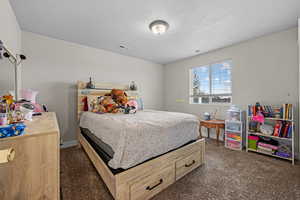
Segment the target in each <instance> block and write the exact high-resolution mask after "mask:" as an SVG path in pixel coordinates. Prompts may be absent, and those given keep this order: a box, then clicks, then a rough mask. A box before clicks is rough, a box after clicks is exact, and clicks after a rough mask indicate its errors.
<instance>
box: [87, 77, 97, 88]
mask: <svg viewBox="0 0 300 200" xmlns="http://www.w3.org/2000/svg"><path fill="white" fill-rule="evenodd" d="M86 88H88V89H95V85H94V83H93V81H92V77H90V81H89V82H88V83H87V84H86Z"/></svg>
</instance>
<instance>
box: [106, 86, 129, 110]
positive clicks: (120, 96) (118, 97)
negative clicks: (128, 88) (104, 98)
mask: <svg viewBox="0 0 300 200" xmlns="http://www.w3.org/2000/svg"><path fill="white" fill-rule="evenodd" d="M109 95H110V96H111V98H112V99H113V100H114V101H115V102H116V103H117V104H118V105H119V106H125V105H126V103H127V102H128V98H127V94H126V92H124V90H120V89H112V90H111V92H110V94H109Z"/></svg>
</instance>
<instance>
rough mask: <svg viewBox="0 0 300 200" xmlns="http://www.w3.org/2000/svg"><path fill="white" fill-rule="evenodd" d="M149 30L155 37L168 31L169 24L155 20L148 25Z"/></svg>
mask: <svg viewBox="0 0 300 200" xmlns="http://www.w3.org/2000/svg"><path fill="white" fill-rule="evenodd" d="M149 29H150V30H151V31H152V32H153V33H154V34H155V35H162V34H164V33H165V32H166V31H167V30H168V29H169V24H168V23H167V22H166V21H163V20H155V21H153V22H151V24H150V25H149Z"/></svg>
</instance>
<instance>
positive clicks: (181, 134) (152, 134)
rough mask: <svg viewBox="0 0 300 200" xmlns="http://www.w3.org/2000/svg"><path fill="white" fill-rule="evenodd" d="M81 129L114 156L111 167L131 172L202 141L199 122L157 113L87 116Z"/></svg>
mask: <svg viewBox="0 0 300 200" xmlns="http://www.w3.org/2000/svg"><path fill="white" fill-rule="evenodd" d="M80 127H82V128H87V129H89V130H90V131H91V132H92V133H94V134H95V135H96V136H97V137H98V138H99V139H100V140H102V141H103V142H105V143H106V144H108V145H109V146H110V147H111V148H112V149H113V151H114V152H115V153H114V156H113V159H111V160H110V161H109V163H108V165H109V166H110V167H112V168H114V169H117V168H122V169H128V168H130V167H133V166H135V165H137V164H139V163H142V162H143V161H145V160H148V159H150V158H153V157H155V156H158V155H161V154H164V153H166V152H168V151H170V150H173V149H175V148H178V147H180V146H182V145H184V144H186V143H188V142H190V141H192V140H195V139H197V138H198V135H199V131H198V130H199V120H198V118H197V117H196V116H194V115H190V114H184V113H175V112H164V111H155V110H144V111H138V112H137V113H136V114H127V115H126V114H96V113H91V112H84V113H82V115H81V118H80Z"/></svg>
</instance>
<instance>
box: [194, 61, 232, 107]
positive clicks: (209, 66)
mask: <svg viewBox="0 0 300 200" xmlns="http://www.w3.org/2000/svg"><path fill="white" fill-rule="evenodd" d="M226 61H230V62H231V93H230V94H211V93H212V87H211V86H212V72H211V71H212V70H211V67H212V65H214V64H220V63H223V62H226ZM198 67H208V68H209V70H208V71H209V93H210V94H209V95H199V96H194V95H193V80H194V78H193V69H194V68H198ZM198 67H195V66H193V67H190V68H189V86H190V89H189V104H193V105H208V106H209V105H220V106H222V105H224V106H230V105H231V104H232V100H233V95H232V93H233V92H232V85H233V84H232V82H233V81H232V68H233V59H232V58H228V59H223V60H221V61H216V62H211V63H208V64H203V65H200V66H198ZM205 96H208V97H209V103H195V102H194V101H193V97H199V98H200V97H205ZM214 96H230V97H231V101H230V102H228V103H224V102H222V103H218V102H212V97H214Z"/></svg>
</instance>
